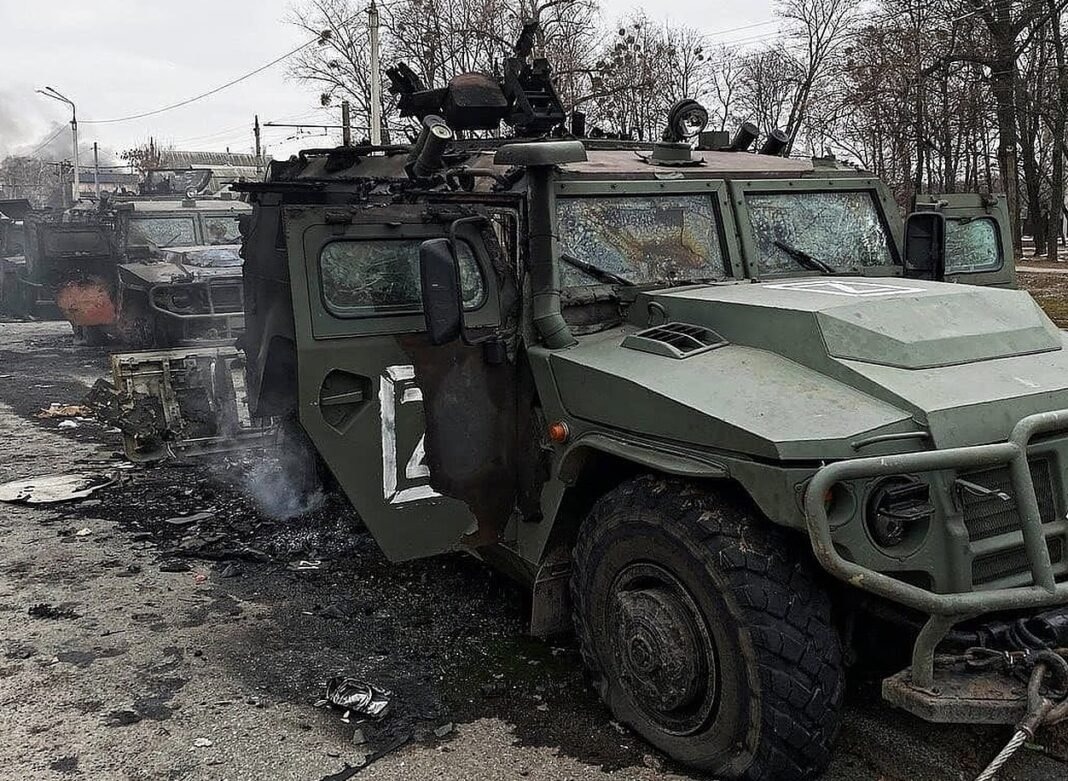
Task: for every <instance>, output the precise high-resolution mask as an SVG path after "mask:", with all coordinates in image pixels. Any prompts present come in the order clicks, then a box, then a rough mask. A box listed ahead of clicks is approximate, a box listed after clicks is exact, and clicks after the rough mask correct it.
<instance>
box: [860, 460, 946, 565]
mask: <svg viewBox="0 0 1068 781" xmlns="http://www.w3.org/2000/svg"><path fill="white" fill-rule="evenodd" d="M933 514H934V507H933V506H932V505H931V489H930V487H929V486H928V485H927V483H925V482H923V481H922V480H917V479H916V478H914V477H889V478H886V479H885V480H881V481H880V482H878V483H876V485H875V488H874V489H873V490H872V492H871V494H870V495H869V497H868V502H867V507H866V508H865V512H864V522H865V523H866V524H867V526H868V532H869V534H871V537H872V539H873V540H874V541H875V543H876V544H877V545H879V546H881V547H883V548H895V547H897V546H899V545H901V544H902V543H903V542H905V541H906V540H909V539H910V538H915V536H916V535H917V534H922V533H923V531H924V530H925V529H926V527H927V525H928V524H929V523H930V520H931V516H932V515H933Z"/></svg>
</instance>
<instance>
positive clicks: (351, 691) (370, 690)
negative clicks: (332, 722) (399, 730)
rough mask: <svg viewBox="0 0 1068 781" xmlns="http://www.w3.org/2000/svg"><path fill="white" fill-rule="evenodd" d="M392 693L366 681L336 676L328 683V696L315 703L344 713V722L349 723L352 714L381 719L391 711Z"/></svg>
mask: <svg viewBox="0 0 1068 781" xmlns="http://www.w3.org/2000/svg"><path fill="white" fill-rule="evenodd" d="M391 696H392V692H388V691H386V690H385V689H380V688H378V687H377V686H372V685H371V684H369V683H366V682H364V681H359V680H356V679H355V678H347V677H344V676H340V675H338V676H334V677H333V678H331V679H330V680H329V681H327V682H326V695H325V697H324V698H323V699H321V700H319V701H318V702H316V703H315V707H317V708H321V707H323V706H324V705H330V706H333V707H335V708H338V709H340V710H342V711H344V713H343V714H342V716H341V720H342V721H348V720H349V718H350V716H351V715H352V714H354V713H355V714H357V715H359V716H369V717H371V718H372V719H380V718H382V717H383V716H385V715H386V713H387V712H388V710H389V698H390V697H391Z"/></svg>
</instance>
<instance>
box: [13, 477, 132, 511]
mask: <svg viewBox="0 0 1068 781" xmlns="http://www.w3.org/2000/svg"><path fill="white" fill-rule="evenodd" d="M117 480H118V476H117V475H115V474H111V475H99V474H92V473H88V472H74V473H71V474H55V475H40V476H38V477H29V478H25V479H23V480H13V481H11V482H9V483H4V484H2V485H0V502H12V503H18V504H50V503H53V502H69V501H73V500H75V499H84V498H86V497H87V496H89V495H90V494H92V493H94V492H95V491H98V490H100V489H101V488H104V487H105V486H108V485H111V484H113V483H115V482H116V481H117Z"/></svg>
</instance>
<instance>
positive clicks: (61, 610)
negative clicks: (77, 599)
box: [26, 602, 81, 619]
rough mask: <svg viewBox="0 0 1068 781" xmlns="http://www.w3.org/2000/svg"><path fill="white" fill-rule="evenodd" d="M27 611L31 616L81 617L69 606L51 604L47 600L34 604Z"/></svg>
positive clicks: (53, 617) (52, 617) (54, 617)
mask: <svg viewBox="0 0 1068 781" xmlns="http://www.w3.org/2000/svg"><path fill="white" fill-rule="evenodd" d="M26 612H27V613H28V614H29V616H30V618H51V619H59V618H81V616H79V615H78V614H77V613H75V612H74V611H73V610H72V609H71V608H69V607H56V606H55V605H49V604H48V603H47V602H41V603H40V604H37V605H32V606H31V607H30V609H29V610H27V611H26Z"/></svg>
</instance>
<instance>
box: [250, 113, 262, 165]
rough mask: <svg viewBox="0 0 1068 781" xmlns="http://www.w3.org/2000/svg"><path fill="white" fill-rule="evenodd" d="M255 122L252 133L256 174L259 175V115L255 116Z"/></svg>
mask: <svg viewBox="0 0 1068 781" xmlns="http://www.w3.org/2000/svg"><path fill="white" fill-rule="evenodd" d="M255 118H256V121H255V123H253V125H252V133H253V134H254V135H255V136H256V173H257V174H259V173H261V170H260V169H261V168H262V167H263V166H262V163H261V162H260V115H259V114H256V115H255Z"/></svg>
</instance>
